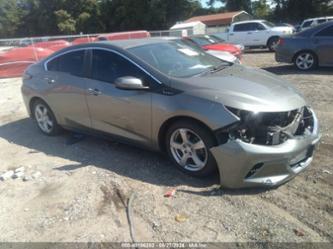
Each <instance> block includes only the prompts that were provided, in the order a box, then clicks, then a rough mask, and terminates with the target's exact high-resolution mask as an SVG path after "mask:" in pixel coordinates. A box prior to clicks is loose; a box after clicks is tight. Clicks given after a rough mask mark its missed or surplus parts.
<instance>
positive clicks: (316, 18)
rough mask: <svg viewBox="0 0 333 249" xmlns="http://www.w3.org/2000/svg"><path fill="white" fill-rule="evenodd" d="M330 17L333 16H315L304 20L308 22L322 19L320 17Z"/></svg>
mask: <svg viewBox="0 0 333 249" xmlns="http://www.w3.org/2000/svg"><path fill="white" fill-rule="evenodd" d="M328 18H333V16H322V17H315V18H308V19H305V20H304V21H303V23H304V22H308V21H314V20H320V19H328Z"/></svg>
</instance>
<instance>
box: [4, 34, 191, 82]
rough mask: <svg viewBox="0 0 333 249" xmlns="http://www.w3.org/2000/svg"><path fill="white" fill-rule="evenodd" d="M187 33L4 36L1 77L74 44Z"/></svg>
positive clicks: (18, 71)
mask: <svg viewBox="0 0 333 249" xmlns="http://www.w3.org/2000/svg"><path fill="white" fill-rule="evenodd" d="M186 33H188V32H187V31H186ZM183 35H184V31H181V30H180V31H179V30H178V31H170V30H159V31H151V32H147V31H132V32H117V33H105V34H79V35H67V36H43V37H25V38H15V39H0V78H9V77H20V76H21V75H22V74H23V72H24V70H25V69H26V68H27V67H28V66H29V65H31V64H33V63H36V62H37V61H39V60H41V59H43V58H45V57H47V56H49V55H51V54H53V53H54V52H56V51H58V50H60V49H63V48H66V47H69V46H72V45H77V44H82V43H89V42H95V41H99V40H121V39H138V38H145V37H163V36H177V37H180V36H183Z"/></svg>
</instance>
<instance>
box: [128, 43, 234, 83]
mask: <svg viewBox="0 0 333 249" xmlns="http://www.w3.org/2000/svg"><path fill="white" fill-rule="evenodd" d="M128 50H129V51H130V52H132V53H133V54H134V55H136V56H138V57H139V58H140V59H142V60H143V61H145V62H146V63H148V64H149V65H151V66H153V67H154V68H156V69H157V70H159V71H160V72H162V73H164V74H167V75H169V76H172V77H191V76H194V75H198V74H201V73H204V72H206V71H207V72H208V71H210V70H211V69H215V68H220V67H222V66H228V65H230V64H229V63H227V62H224V61H222V60H220V59H218V58H216V57H213V56H211V55H209V54H206V53H205V52H203V51H202V50H200V49H196V48H195V47H189V46H187V45H186V44H181V43H180V42H177V43H176V42H165V43H158V44H149V45H144V46H140V47H134V48H130V49H128Z"/></svg>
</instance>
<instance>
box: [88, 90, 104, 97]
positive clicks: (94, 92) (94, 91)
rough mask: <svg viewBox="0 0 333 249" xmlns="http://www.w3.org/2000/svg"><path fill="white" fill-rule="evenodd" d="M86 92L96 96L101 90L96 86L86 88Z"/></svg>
mask: <svg viewBox="0 0 333 249" xmlns="http://www.w3.org/2000/svg"><path fill="white" fill-rule="evenodd" d="M88 93H89V94H90V95H94V96H98V95H101V94H102V92H101V91H100V90H98V89H96V88H95V89H92V88H88Z"/></svg>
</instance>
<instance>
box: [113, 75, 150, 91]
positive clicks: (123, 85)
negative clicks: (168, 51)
mask: <svg viewBox="0 0 333 249" xmlns="http://www.w3.org/2000/svg"><path fill="white" fill-rule="evenodd" d="M115 85H116V87H117V88H118V89H122V90H146V89H149V87H148V86H145V85H144V84H143V82H142V80H140V79H138V78H135V77H132V76H125V77H120V78H117V79H116V81H115Z"/></svg>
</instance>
